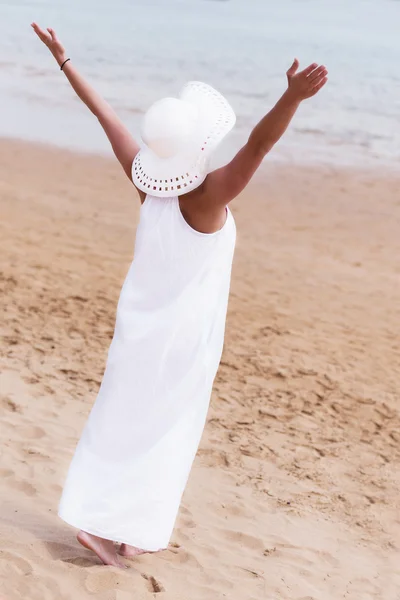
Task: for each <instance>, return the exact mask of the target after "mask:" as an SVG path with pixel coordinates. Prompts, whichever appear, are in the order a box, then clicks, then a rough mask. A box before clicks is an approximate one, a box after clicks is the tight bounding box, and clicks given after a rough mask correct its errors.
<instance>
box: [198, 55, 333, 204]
mask: <svg viewBox="0 0 400 600" xmlns="http://www.w3.org/2000/svg"><path fill="white" fill-rule="evenodd" d="M298 68H299V62H298V60H297V59H295V60H294V62H293V64H292V66H291V67H290V69H289V70H288V71H287V73H286V75H287V79H288V88H287V90H286V91H285V93H284V94H283V96H282V97H281V98H280V100H278V102H277V104H276V105H275V106H274V107H273V109H272V110H271V111H270V112H269V113H268V114H267V115H266V116H265V117H264V118H263V119H262V120H261V121H260V123H258V125H256V127H255V128H254V129H253V131H252V133H251V135H250V137H249V139H248V142H247V143H246V144H245V146H243V148H242V149H241V150H240V151H239V152H238V154H237V155H236V156H235V157H234V158H233V160H232V161H231V162H230V163H228V164H227V165H225V166H224V167H222V168H220V169H217V170H216V171H214V172H213V173H211V174H210V175H209V176H208V177H207V179H206V181H205V183H204V187H203V189H204V193H205V194H206V196H207V198H209V199H210V200H209V201H210V202H213V203H214V202H217V203H218V204H221V205H224V206H225V205H226V204H227V203H228V202H230V201H231V200H233V199H234V198H235V197H236V196H237V195H238V194H240V192H241V191H242V190H243V189H244V188H245V187H246V185H247V184H248V183H249V181H250V179H251V178H252V176H253V175H254V173H255V172H256V170H257V169H258V167H259V166H260V164H261V162H262V160H263V158H264V157H265V155H266V154H267V153H268V152H269V151H270V150H271V149H272V148H273V146H274V145H275V144H276V142H277V141H278V140H279V139H280V138H281V137H282V135H283V134H284V133H285V131H286V129H287V128H288V126H289V124H290V122H291V120H292V118H293V116H294V115H295V113H296V111H297V109H298V108H299V106H300V103H301V102H302V101H303V100H305V99H306V98H311V96H315V94H316V93H317V92H318V91H319V90H320V89H321V88H322V87H323V86H324V85H325V83H326V82H327V80H328V78H327V75H328V71H327V69H326V67H324V66H318V65H317V64H315V63H314V64H312V65H310V66H309V67H307V69H304V71H301V72H300V73H297V70H298Z"/></svg>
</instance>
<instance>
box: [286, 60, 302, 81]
mask: <svg viewBox="0 0 400 600" xmlns="http://www.w3.org/2000/svg"><path fill="white" fill-rule="evenodd" d="M298 68H299V61H298V60H297V58H295V59H294V61H293V63H292V65H291V67H289V69H288V70H287V71H286V74H287V75H289V77H291V76H292V75H294V74H295V73H296V71H297V69H298Z"/></svg>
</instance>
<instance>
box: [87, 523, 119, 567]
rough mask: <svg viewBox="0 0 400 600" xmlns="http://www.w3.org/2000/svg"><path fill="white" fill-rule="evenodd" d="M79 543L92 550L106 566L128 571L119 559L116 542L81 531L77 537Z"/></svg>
mask: <svg viewBox="0 0 400 600" xmlns="http://www.w3.org/2000/svg"><path fill="white" fill-rule="evenodd" d="M77 539H78V542H79V543H80V544H82V546H84V547H85V548H87V549H88V550H91V551H92V552H94V553H95V554H97V556H98V557H99V558H100V560H101V561H102V562H103V563H104V564H105V565H110V566H112V567H118V568H120V569H126V568H127V567H126V565H124V563H123V562H122V561H120V559H119V558H118V555H117V551H116V549H115V546H114V542H112V541H111V540H105V539H103V538H100V537H97V536H96V535H92V534H90V533H86V531H80V532H79V533H78V535H77Z"/></svg>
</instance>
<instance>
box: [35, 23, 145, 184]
mask: <svg viewBox="0 0 400 600" xmlns="http://www.w3.org/2000/svg"><path fill="white" fill-rule="evenodd" d="M32 28H33V29H34V31H35V33H36V34H37V36H38V37H39V38H40V39H41V40H42V42H43V43H44V44H45V45H46V46H47V47H48V49H49V50H50V52H51V53H52V54H53V56H54V58H55V59H56V61H57V63H58V64H59V65H60V67H61V65H62V64H63V63H64V61H66V59H67V58H68V57H67V55H66V53H65V49H64V47H63V45H62V44H61V42H60V40H59V39H58V38H57V35H56V32H55V31H54V29H51V28H48V29H47V31H44V30H43V29H41V28H40V27H39V26H38V25H37V24H36V23H32ZM63 71H64V73H65V75H66V77H67V79H68V81H69V82H70V84H71V86H72V87H73V89H74V90H75V92H76V93H77V95H78V96H79V98H80V99H81V100H82V102H84V103H85V104H86V106H87V107H88V108H89V110H91V112H92V113H93V114H94V115H95V116H96V117H97V119H98V120H99V123H100V125H101V126H102V127H103V129H104V131H105V133H106V135H107V137H108V139H109V140H110V143H111V146H112V149H113V150H114V154H115V156H116V157H117V159H118V160H119V162H120V163H121V165H122V168H123V169H124V171H125V173H126V175H127V176H128V177H129V179H130V180H131V181H132V175H131V169H132V162H133V159H134V158H135V156H136V154H137V153H138V152H139V146H138V144H137V143H136V141H135V140H134V139H133V137H132V136H131V134H130V133H129V131H128V130H127V128H126V127H125V125H124V124H123V123H122V121H121V120H120V119H119V118H118V116H117V115H116V113H115V112H114V110H113V109H112V108H111V106H110V105H109V104H108V102H106V101H105V100H104V98H102V97H101V96H100V94H98V93H97V92H96V91H95V90H94V89H93V88H92V87H91V86H90V85H89V84H88V83H87V81H85V79H84V78H83V77H82V75H80V74H79V72H78V70H77V69H76V68H75V67H74V65H73V64H72V62H71V61H70V60H69V61H68V62H66V63H65V64H64V67H63Z"/></svg>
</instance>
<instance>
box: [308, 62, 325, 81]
mask: <svg viewBox="0 0 400 600" xmlns="http://www.w3.org/2000/svg"><path fill="white" fill-rule="evenodd" d="M325 75H328V70H327V68H326V67H324V66H323V65H322V66H321V67H318V69H315V70H314V71H313V72H312V73H311V74H310V75H309V76H308V77H307V80H308V81H309V82H310V83H313V82H314V81H316V80H317V79H320V78H321V77H325Z"/></svg>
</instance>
